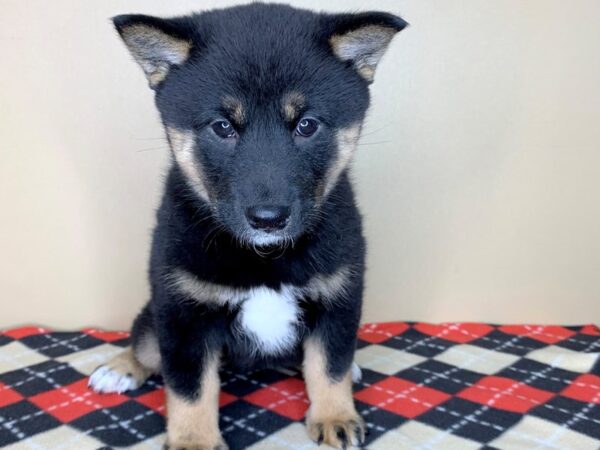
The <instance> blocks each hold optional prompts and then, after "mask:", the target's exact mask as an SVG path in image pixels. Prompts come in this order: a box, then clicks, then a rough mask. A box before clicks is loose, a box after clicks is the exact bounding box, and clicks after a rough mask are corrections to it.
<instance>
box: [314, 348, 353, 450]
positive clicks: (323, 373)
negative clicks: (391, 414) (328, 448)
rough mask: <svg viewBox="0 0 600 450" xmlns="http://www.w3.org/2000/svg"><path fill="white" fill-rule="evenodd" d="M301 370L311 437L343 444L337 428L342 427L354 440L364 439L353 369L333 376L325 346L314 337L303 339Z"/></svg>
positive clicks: (337, 445)
mask: <svg viewBox="0 0 600 450" xmlns="http://www.w3.org/2000/svg"><path fill="white" fill-rule="evenodd" d="M302 370H303V374H304V380H305V381H306V390H307V393H308V398H309V399H310V402H311V403H310V407H309V409H308V412H307V415H306V424H307V429H308V433H309V435H310V437H311V438H312V439H313V440H318V439H319V437H323V440H324V442H325V443H327V444H329V445H332V446H334V447H340V444H341V443H340V440H339V438H338V436H337V429H338V427H341V428H343V429H344V430H345V431H346V433H347V435H348V436H349V438H350V441H351V442H352V441H353V442H355V443H356V442H358V441H360V440H362V439H363V436H362V419H361V418H360V416H359V415H358V413H357V412H356V409H355V407H354V400H353V398H352V374H351V371H350V370H349V371H348V372H347V373H346V374H345V375H344V376H343V377H342V379H341V380H332V379H331V378H330V377H329V375H328V374H327V362H326V359H325V355H324V352H323V349H322V346H321V345H320V342H319V341H318V340H317V339H314V338H308V339H307V340H306V341H305V343H304V363H303V367H302ZM355 445H356V444H355Z"/></svg>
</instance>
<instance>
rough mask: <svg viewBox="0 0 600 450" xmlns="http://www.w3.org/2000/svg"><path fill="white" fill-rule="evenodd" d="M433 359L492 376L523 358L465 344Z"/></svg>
mask: <svg viewBox="0 0 600 450" xmlns="http://www.w3.org/2000/svg"><path fill="white" fill-rule="evenodd" d="M433 359H435V360H436V361H441V362H443V363H446V364H450V365H452V366H456V367H458V368H460V369H467V370H472V371H474V372H479V373H484V374H487V375H491V374H494V373H497V372H499V371H500V370H502V369H504V368H505V367H508V366H510V365H511V364H514V363H515V362H517V361H518V360H519V359H521V357H520V356H516V355H511V354H509V353H503V352H499V351H496V350H488V349H486V348H482V347H477V346H475V345H469V344H464V345H455V346H454V347H450V348H449V349H448V350H446V351H445V352H443V353H440V354H439V355H437V356H435V357H434V358H433Z"/></svg>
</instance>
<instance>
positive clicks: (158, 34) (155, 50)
mask: <svg viewBox="0 0 600 450" xmlns="http://www.w3.org/2000/svg"><path fill="white" fill-rule="evenodd" d="M123 40H124V41H125V43H126V44H127V47H128V48H129V50H130V51H131V54H132V55H133V57H134V58H135V60H136V61H137V63H138V64H139V65H140V66H141V67H142V69H143V70H144V73H145V74H146V77H147V78H148V82H149V83H150V86H151V87H156V86H157V85H158V84H159V83H160V82H161V81H162V80H164V79H165V77H166V76H167V73H168V72H169V65H171V64H182V63H183V62H184V61H185V60H186V59H187V58H188V56H189V54H190V50H191V48H192V44H191V43H190V42H188V41H186V40H182V39H177V38H175V37H173V36H170V35H168V34H166V33H163V32H162V31H161V30H158V29H156V28H153V27H151V26H148V25H131V26H129V27H126V28H125V29H124V30H123Z"/></svg>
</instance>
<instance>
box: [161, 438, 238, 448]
mask: <svg viewBox="0 0 600 450" xmlns="http://www.w3.org/2000/svg"><path fill="white" fill-rule="evenodd" d="M228 449H229V447H228V446H227V444H226V443H225V441H223V440H222V439H221V440H220V441H219V442H217V443H216V444H204V443H197V442H173V443H169V442H167V443H166V444H165V445H164V446H163V450H228Z"/></svg>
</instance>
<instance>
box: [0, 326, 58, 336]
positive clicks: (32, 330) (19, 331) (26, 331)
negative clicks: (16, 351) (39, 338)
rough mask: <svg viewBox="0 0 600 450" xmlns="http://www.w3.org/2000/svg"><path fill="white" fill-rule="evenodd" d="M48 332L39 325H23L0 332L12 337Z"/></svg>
mask: <svg viewBox="0 0 600 450" xmlns="http://www.w3.org/2000/svg"><path fill="white" fill-rule="evenodd" d="M44 333H48V330H47V329H45V328H40V327H23V328H15V329H14V330H6V331H3V332H2V334H4V335H6V336H10V337H11V338H13V339H23V338H24V337H27V336H33V335H34V334H44Z"/></svg>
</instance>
